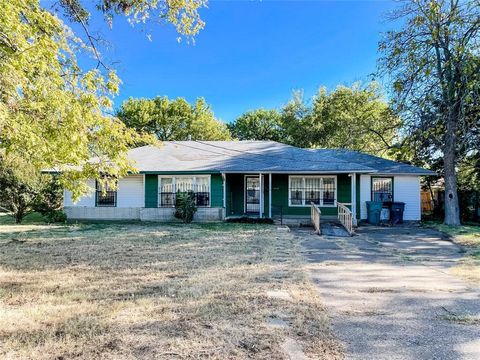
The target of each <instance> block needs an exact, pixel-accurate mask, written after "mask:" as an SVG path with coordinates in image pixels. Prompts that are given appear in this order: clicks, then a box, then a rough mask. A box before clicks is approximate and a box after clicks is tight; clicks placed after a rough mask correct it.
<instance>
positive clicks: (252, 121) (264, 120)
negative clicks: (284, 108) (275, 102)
mask: <svg viewBox="0 0 480 360" xmlns="http://www.w3.org/2000/svg"><path fill="white" fill-rule="evenodd" d="M228 128H229V130H230V132H231V133H232V136H233V137H235V138H237V139H239V140H272V141H282V140H284V134H283V129H282V126H281V116H280V113H279V112H278V111H277V110H265V109H258V110H253V111H248V112H246V113H245V114H243V115H241V116H240V117H239V118H238V119H236V120H235V121H234V122H233V123H230V124H228Z"/></svg>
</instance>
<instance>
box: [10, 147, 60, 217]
mask: <svg viewBox="0 0 480 360" xmlns="http://www.w3.org/2000/svg"><path fill="white" fill-rule="evenodd" d="M62 194H63V188H62V187H61V185H60V183H59V181H58V178H57V176H55V175H54V176H52V175H49V174H40V173H39V172H38V171H37V170H36V169H35V167H33V166H32V165H31V164H29V163H28V162H26V161H24V160H23V159H21V158H19V157H12V156H6V155H5V154H0V208H3V209H7V210H9V211H11V212H12V213H13V216H14V217H15V222H16V223H21V222H22V220H23V218H24V217H25V215H27V214H28V213H29V212H32V211H38V212H40V213H41V214H42V215H43V216H44V217H45V218H46V219H47V220H48V219H49V220H55V219H59V218H60V216H59V214H58V210H59V209H60V208H61V205H62V199H63V198H62Z"/></svg>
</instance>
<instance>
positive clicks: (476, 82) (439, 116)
mask: <svg viewBox="0 0 480 360" xmlns="http://www.w3.org/2000/svg"><path fill="white" fill-rule="evenodd" d="M391 17H392V19H393V20H396V21H397V23H400V22H401V23H402V24H404V25H403V26H402V27H400V28H397V29H396V30H394V31H389V32H387V33H386V34H385V37H384V39H383V40H382V41H381V43H380V51H381V52H382V54H383V56H382V58H381V59H380V68H381V70H382V71H383V72H384V73H385V74H388V76H389V78H390V79H392V89H393V96H394V97H393V100H394V105H395V108H396V110H397V111H398V112H399V113H400V114H401V115H402V118H403V119H404V121H405V125H406V126H405V127H404V129H403V131H404V133H406V134H408V137H409V138H410V139H409V141H410V143H411V144H413V145H415V157H416V158H419V159H421V160H422V161H425V162H428V163H430V164H433V163H440V162H439V158H442V159H441V160H442V172H443V173H444V177H445V188H446V194H447V196H446V197H445V199H446V203H445V222H446V223H447V224H449V225H459V223H460V221H459V206H458V195H457V175H456V170H457V168H458V164H459V159H461V157H462V156H465V155H468V154H471V152H472V151H473V152H474V153H478V136H479V135H478V134H479V120H478V119H479V118H480V117H479V107H478V103H479V101H480V57H479V56H478V49H479V46H480V21H479V20H478V19H479V18H480V1H479V0H467V1H430V0H420V1H413V0H408V1H404V2H403V6H402V7H401V8H399V9H398V11H396V12H395V13H393V14H391ZM472 139H473V141H472ZM475 139H477V140H475Z"/></svg>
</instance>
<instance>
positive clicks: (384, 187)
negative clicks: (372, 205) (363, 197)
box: [372, 177, 393, 202]
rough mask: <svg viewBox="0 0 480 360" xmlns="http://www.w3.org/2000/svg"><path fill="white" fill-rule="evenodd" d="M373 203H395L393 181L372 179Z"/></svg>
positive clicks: (390, 179) (389, 179)
mask: <svg viewBox="0 0 480 360" xmlns="http://www.w3.org/2000/svg"><path fill="white" fill-rule="evenodd" d="M372 201H382V202H384V201H393V179H392V178H378V177H377V178H375V177H372Z"/></svg>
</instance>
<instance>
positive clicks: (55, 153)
mask: <svg viewBox="0 0 480 360" xmlns="http://www.w3.org/2000/svg"><path fill="white" fill-rule="evenodd" d="M42 5H43V4H42ZM42 5H41V4H40V1H39V0H0V9H2V10H1V11H0V150H2V149H3V150H5V151H6V153H7V154H10V155H13V156H16V157H18V158H21V159H24V160H25V161H27V162H28V163H29V164H31V165H33V166H34V168H35V169H37V171H39V170H41V169H45V168H55V169H56V170H58V171H59V172H61V174H62V176H61V178H60V181H61V183H62V185H63V186H64V187H66V188H67V189H69V190H71V191H72V193H73V197H74V198H78V197H79V196H80V195H81V194H82V193H84V192H86V191H87V190H88V188H87V186H86V183H85V181H84V180H86V179H88V178H94V179H97V180H99V181H101V182H102V181H103V180H102V177H101V176H100V174H102V173H104V174H105V173H107V174H110V175H112V176H117V177H118V176H124V175H126V174H127V173H128V172H130V171H135V168H134V166H133V164H131V163H130V162H129V161H128V159H127V158H126V151H127V150H128V149H129V148H130V147H132V146H134V145H135V144H136V143H139V142H152V141H153V138H151V137H146V136H140V135H138V134H137V133H136V132H135V131H134V130H133V129H129V128H127V127H126V126H125V125H124V124H123V122H121V121H120V120H118V119H117V118H115V117H113V116H110V115H108V112H109V111H110V109H111V106H112V98H113V96H115V95H116V94H117V93H118V90H119V85H120V80H119V79H118V78H117V76H116V74H115V72H114V71H112V70H110V69H109V67H108V66H107V65H105V64H104V62H103V60H102V58H101V54H100V51H99V49H98V48H97V47H98V45H99V44H100V43H101V42H99V40H98V39H97V38H96V37H93V36H91V35H90V33H89V29H88V19H89V17H90V13H89V12H88V11H87V9H86V7H85V6H84V5H83V2H82V1H81V0H61V1H60V2H59V3H58V6H51V7H50V6H48V7H47V6H46V7H43V6H42ZM205 5H206V1H204V0H176V1H167V0H159V1H157V0H128V1H127V0H101V1H100V2H99V4H98V9H99V10H100V11H102V12H103V13H104V14H105V15H106V18H107V19H108V21H110V22H111V21H112V19H113V17H114V15H122V16H126V17H128V19H129V21H130V22H131V23H132V24H135V23H145V22H147V21H149V20H153V21H159V20H160V21H161V22H167V23H171V24H173V25H174V26H175V27H176V29H177V31H178V33H179V34H180V35H181V36H184V37H187V38H192V36H194V35H196V34H197V33H198V32H199V31H200V30H201V29H202V28H203V26H204V23H203V21H202V20H201V19H200V17H199V14H198V10H199V9H200V8H202V7H204V6H205ZM58 11H62V15H63V16H64V18H66V19H67V20H69V21H71V22H73V23H75V24H77V25H79V26H77V27H76V28H77V29H80V30H79V31H78V33H74V31H73V30H72V29H71V28H69V27H68V26H67V25H66V24H65V23H64V22H63V21H62V20H61V19H60V18H59V17H58V16H57V12H58ZM79 51H83V52H87V53H90V54H92V56H93V58H94V59H95V60H96V62H97V66H96V68H94V69H91V70H87V71H85V70H82V69H81V68H80V67H79V65H78V63H77V59H76V53H77V52H79ZM92 157H94V158H95V159H94V161H89V159H91V158H92Z"/></svg>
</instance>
